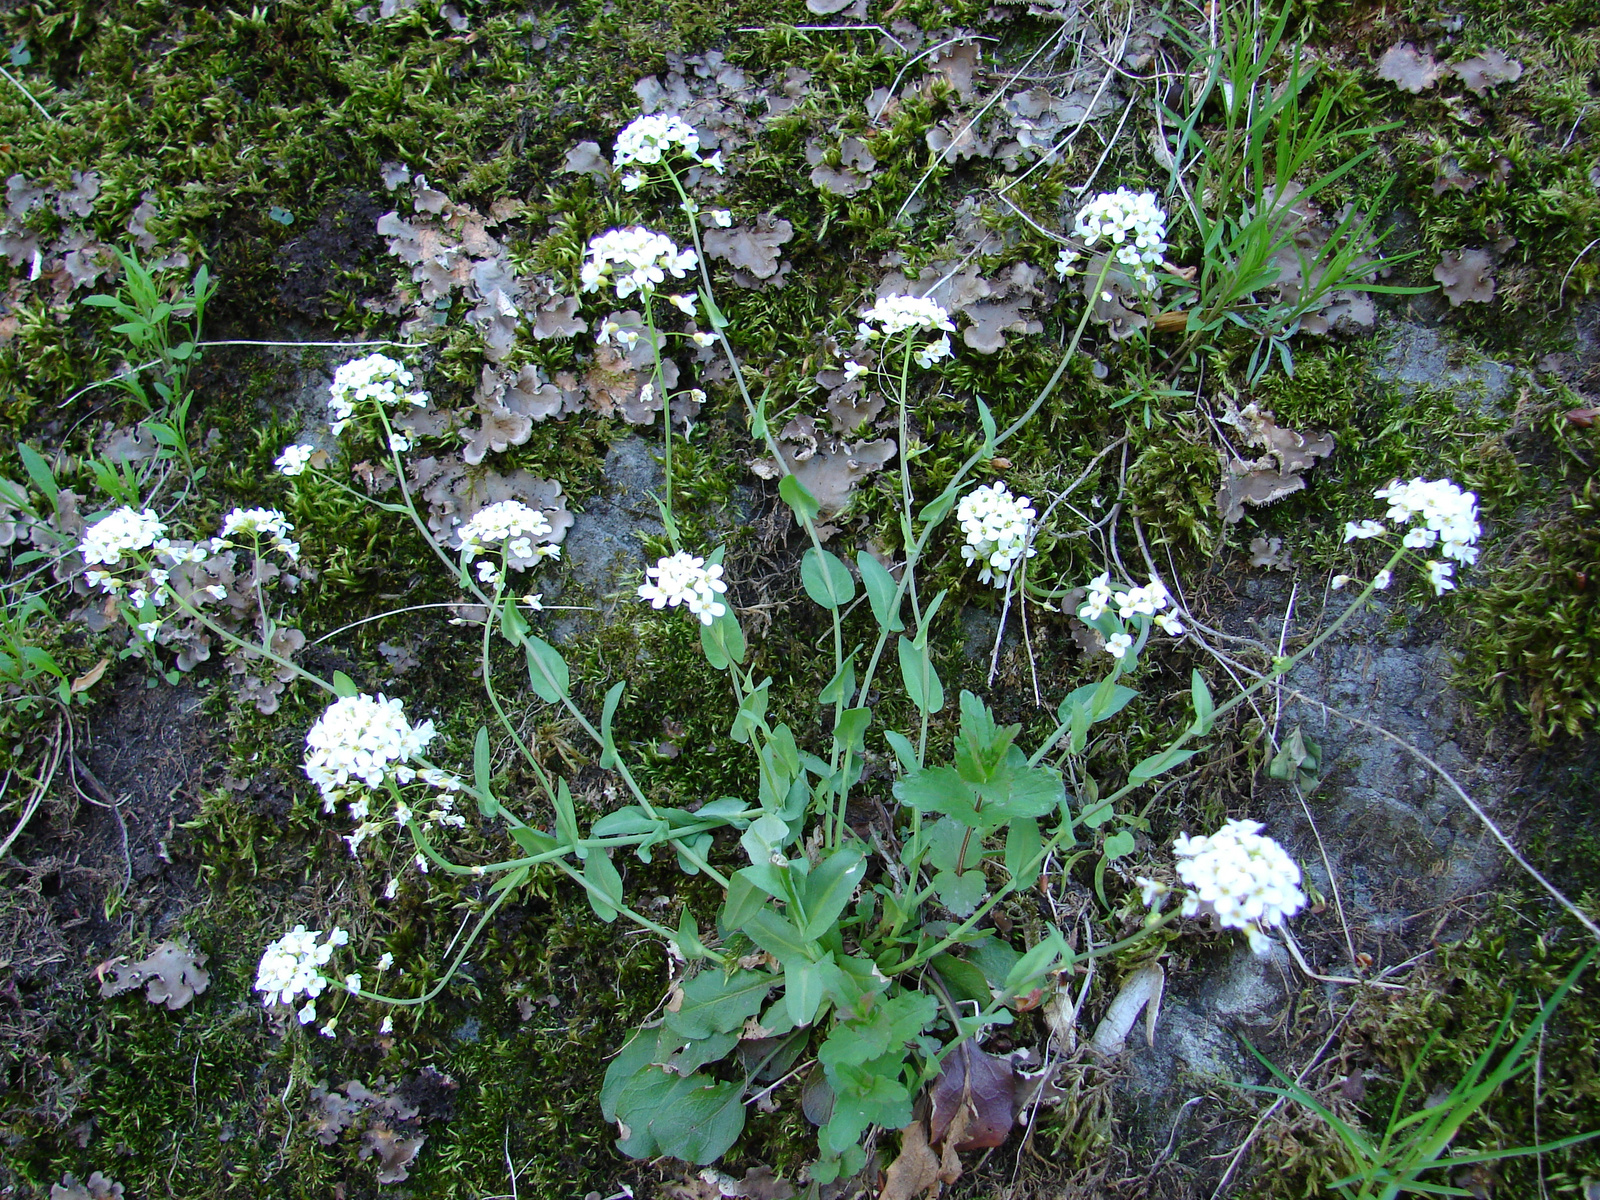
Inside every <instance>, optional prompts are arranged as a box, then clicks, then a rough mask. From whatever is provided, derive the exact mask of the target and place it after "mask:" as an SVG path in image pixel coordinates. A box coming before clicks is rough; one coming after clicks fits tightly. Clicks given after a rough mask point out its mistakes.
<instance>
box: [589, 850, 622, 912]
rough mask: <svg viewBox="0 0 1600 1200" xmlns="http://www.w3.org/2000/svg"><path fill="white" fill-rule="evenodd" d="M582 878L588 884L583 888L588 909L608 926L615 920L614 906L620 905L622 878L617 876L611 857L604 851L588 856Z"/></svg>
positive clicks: (615, 910)
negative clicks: (587, 900) (586, 897)
mask: <svg viewBox="0 0 1600 1200" xmlns="http://www.w3.org/2000/svg"><path fill="white" fill-rule="evenodd" d="M583 877H584V878H585V879H586V880H588V881H589V884H590V886H589V887H587V888H584V894H585V895H587V896H588V897H589V907H590V908H592V909H594V915H595V916H597V917H599V918H600V919H601V920H602V921H604V922H606V924H608V925H609V924H610V923H611V922H612V921H615V920H616V919H617V909H616V907H615V906H617V905H620V904H621V903H622V876H621V875H619V874H617V868H616V866H615V865H614V864H613V863H612V861H611V855H610V854H609V853H607V852H605V851H596V852H595V853H593V854H591V855H589V857H588V858H587V859H585V860H584V864H583ZM608 901H609V902H610V903H607V902H608Z"/></svg>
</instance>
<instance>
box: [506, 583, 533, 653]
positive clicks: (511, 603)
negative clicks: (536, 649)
mask: <svg viewBox="0 0 1600 1200" xmlns="http://www.w3.org/2000/svg"><path fill="white" fill-rule="evenodd" d="M528 629H529V626H528V619H527V618H526V617H524V616H523V615H522V608H521V606H520V605H519V604H518V602H517V598H516V597H515V596H510V595H508V596H507V597H506V601H505V603H504V604H503V605H502V606H501V608H500V636H501V637H503V638H505V640H506V641H508V642H510V643H511V644H512V645H513V646H520V645H522V644H523V643H524V642H525V641H527V634H528Z"/></svg>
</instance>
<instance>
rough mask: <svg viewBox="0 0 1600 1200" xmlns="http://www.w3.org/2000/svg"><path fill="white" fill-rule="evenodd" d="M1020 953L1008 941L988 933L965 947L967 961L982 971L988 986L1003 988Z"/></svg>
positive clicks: (1019, 957) (1020, 956)
mask: <svg viewBox="0 0 1600 1200" xmlns="http://www.w3.org/2000/svg"><path fill="white" fill-rule="evenodd" d="M1021 958H1022V955H1021V954H1019V953H1018V952H1017V951H1016V950H1015V949H1014V948H1013V947H1012V946H1011V944H1010V943H1008V942H1004V941H1001V940H1000V939H999V938H997V937H994V936H992V935H988V936H985V937H982V938H979V939H978V940H977V941H976V942H973V943H972V944H971V945H970V946H968V947H967V961H968V962H970V963H971V964H972V965H973V966H975V967H977V968H978V970H980V971H982V972H983V978H984V980H985V981H986V982H987V983H988V984H989V986H990V987H995V988H1000V989H1002V990H1004V988H1005V982H1006V979H1007V978H1008V977H1009V976H1010V974H1011V971H1012V968H1014V967H1015V966H1016V965H1017V962H1018V960H1019V959H1021Z"/></svg>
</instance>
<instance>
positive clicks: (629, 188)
mask: <svg viewBox="0 0 1600 1200" xmlns="http://www.w3.org/2000/svg"><path fill="white" fill-rule="evenodd" d="M643 186H644V176H643V175H641V174H639V172H637V171H629V172H628V173H627V174H626V175H624V176H623V177H622V190H623V191H625V192H637V191H638V190H639V189H640V188H642V187H643Z"/></svg>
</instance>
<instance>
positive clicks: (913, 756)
mask: <svg viewBox="0 0 1600 1200" xmlns="http://www.w3.org/2000/svg"><path fill="white" fill-rule="evenodd" d="M883 737H884V740H885V741H887V742H888V743H889V747H890V749H892V750H893V751H894V756H895V758H896V759H898V760H899V762H900V769H901V770H902V771H905V772H906V773H907V774H910V773H911V772H912V771H917V770H920V769H921V766H920V764H919V763H918V762H917V748H916V747H915V746H913V745H912V744H911V739H910V738H908V737H907V736H906V735H905V734H903V733H897V732H896V731H895V730H893V729H886V730H884V733H883Z"/></svg>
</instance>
